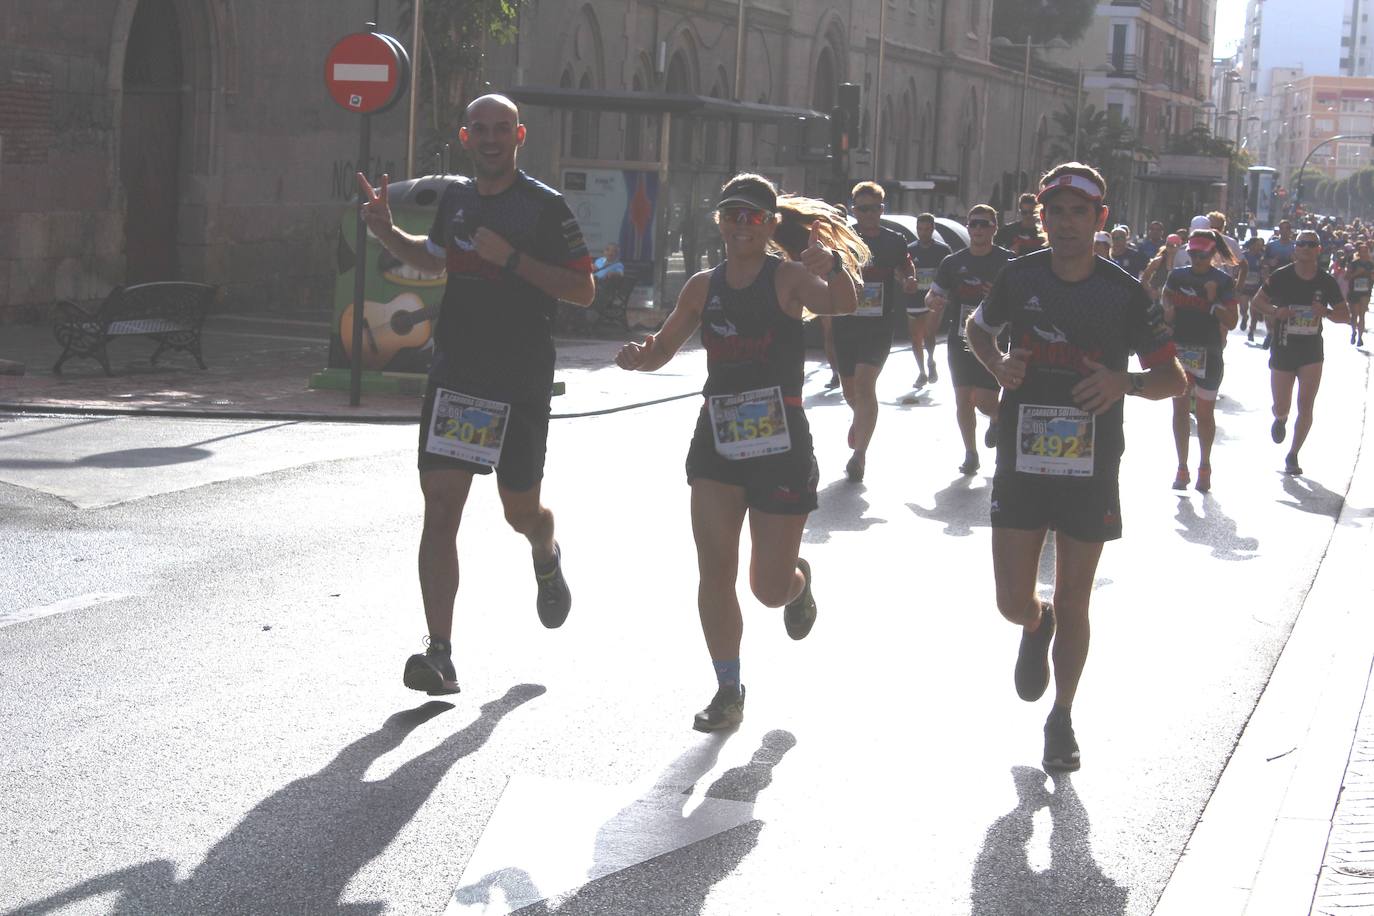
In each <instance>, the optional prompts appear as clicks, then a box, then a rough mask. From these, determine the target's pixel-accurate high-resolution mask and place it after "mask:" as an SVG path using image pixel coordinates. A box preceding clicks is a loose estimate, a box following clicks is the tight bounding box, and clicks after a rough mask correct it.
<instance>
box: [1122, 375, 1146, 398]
mask: <svg viewBox="0 0 1374 916" xmlns="http://www.w3.org/2000/svg"><path fill="white" fill-rule="evenodd" d="M1126 376H1127V378H1129V379H1130V380H1131V390H1130V391H1128V392H1126V393H1127V394H1133V395H1136V396H1137V397H1139V396H1140V395H1142V394H1144V393H1145V373H1144V372H1128V373H1126Z"/></svg>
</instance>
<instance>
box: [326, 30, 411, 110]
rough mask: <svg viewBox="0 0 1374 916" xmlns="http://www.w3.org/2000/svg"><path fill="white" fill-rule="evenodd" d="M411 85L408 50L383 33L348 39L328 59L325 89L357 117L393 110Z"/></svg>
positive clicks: (340, 42) (365, 34)
mask: <svg viewBox="0 0 1374 916" xmlns="http://www.w3.org/2000/svg"><path fill="white" fill-rule="evenodd" d="M409 82H410V57H409V55H407V54H406V52H405V48H403V47H401V43H400V42H398V41H397V40H396V39H394V38H392V37H391V36H390V35H383V34H381V33H380V32H355V33H353V34H352V35H345V36H344V37H343V38H342V39H340V40H339V42H338V44H336V45H334V47H333V48H331V49H330V51H329V55H328V56H327V57H326V58H325V59H324V85H325V88H327V89H328V90H329V95H330V97H331V98H333V99H334V101H335V102H338V103H339V105H341V106H343V107H344V108H346V109H347V110H349V111H352V112H355V113H357V114H375V113H376V112H379V111H385V110H386V109H387V108H390V107H391V106H392V105H393V104H395V103H396V101H397V100H398V99H399V98H400V97H401V95H402V94H403V93H404V92H405V88H406V85H407V84H408V83H409Z"/></svg>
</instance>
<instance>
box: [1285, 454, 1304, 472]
mask: <svg viewBox="0 0 1374 916" xmlns="http://www.w3.org/2000/svg"><path fill="white" fill-rule="evenodd" d="M1283 472H1284V473H1285V474H1287V475H1288V476H1289V477H1297V476H1298V475H1299V474H1301V473H1302V467H1301V466H1300V465H1299V464H1298V456H1297V455H1288V456H1287V457H1285V458H1284V459H1283Z"/></svg>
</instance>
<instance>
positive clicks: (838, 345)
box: [830, 316, 892, 378]
mask: <svg viewBox="0 0 1374 916" xmlns="http://www.w3.org/2000/svg"><path fill="white" fill-rule="evenodd" d="M830 328H831V333H833V334H834V336H835V362H836V363H837V365H836V366H835V368H836V370H838V371H839V373H840V375H842V376H844V377H845V378H848V377H850V376H851V375H853V374H854V370H855V369H856V368H857V366H858V364H859V363H864V364H865V365H869V366H873V367H875V368H878V369H882V368H883V364H884V363H886V362H887V354H888V353H889V352H890V351H891V350H892V321H891V320H890V319H888V318H887V317H886V316H884V317H882V318H853V317H849V316H845V317H842V318H836V319H835V320H834V321H832V322H831V323H830Z"/></svg>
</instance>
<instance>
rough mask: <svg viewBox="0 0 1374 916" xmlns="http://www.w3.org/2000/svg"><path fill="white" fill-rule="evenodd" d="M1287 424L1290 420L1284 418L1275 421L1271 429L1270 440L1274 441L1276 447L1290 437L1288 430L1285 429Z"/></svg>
mask: <svg viewBox="0 0 1374 916" xmlns="http://www.w3.org/2000/svg"><path fill="white" fill-rule="evenodd" d="M1287 424H1288V418H1287V417H1282V418H1279V419H1276V420H1274V425H1273V426H1271V427H1269V438H1270V439H1273V440H1274V444H1275V445H1277V444H1278V443H1280V442H1282V441H1283V439H1284V437H1285V436H1287V435H1288V430H1287V429H1286V428H1285V427H1286V426H1287Z"/></svg>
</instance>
